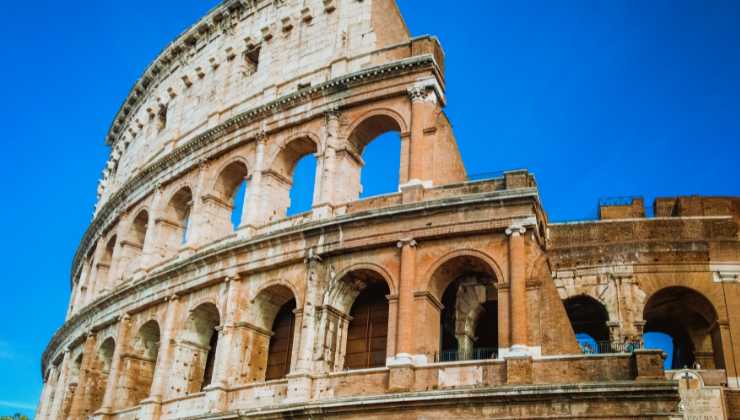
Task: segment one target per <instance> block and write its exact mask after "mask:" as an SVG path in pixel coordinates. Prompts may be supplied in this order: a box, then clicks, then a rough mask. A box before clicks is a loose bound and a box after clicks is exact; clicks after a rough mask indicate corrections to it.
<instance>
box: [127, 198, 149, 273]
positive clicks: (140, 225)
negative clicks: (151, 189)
mask: <svg viewBox="0 0 740 420" xmlns="http://www.w3.org/2000/svg"><path fill="white" fill-rule="evenodd" d="M148 231H149V212H147V211H146V210H142V211H140V212H139V213H138V214H137V215H136V217H135V218H134V221H133V223H132V224H131V234H130V235H129V240H128V241H124V242H122V245H124V246H125V249H126V251H127V252H126V254H128V255H125V256H126V258H125V259H126V260H127V261H125V262H124V263H122V264H126V266H125V267H122V268H123V269H124V270H126V271H125V275H126V276H128V275H130V274H131V273H133V271H135V270H136V269H137V268H138V267H141V265H142V263H143V261H142V255H143V253H144V242H145V241H146V236H147V233H148Z"/></svg>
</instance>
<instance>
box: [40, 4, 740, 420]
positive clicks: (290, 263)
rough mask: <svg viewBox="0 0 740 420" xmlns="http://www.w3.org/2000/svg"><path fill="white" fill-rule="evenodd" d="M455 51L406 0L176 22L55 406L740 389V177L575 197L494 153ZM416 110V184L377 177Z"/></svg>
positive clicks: (663, 409) (115, 130) (362, 409)
mask: <svg viewBox="0 0 740 420" xmlns="http://www.w3.org/2000/svg"><path fill="white" fill-rule="evenodd" d="M444 59H445V54H444V52H443V49H442V47H441V46H440V44H439V42H438V41H437V39H435V38H434V37H429V36H422V37H415V38H414V37H411V36H410V35H409V31H408V29H407V28H406V26H405V24H404V22H403V19H402V17H401V15H400V13H399V11H398V8H397V6H396V4H395V1H394V0H269V1H268V0H238V1H237V0H231V1H225V2H223V3H222V4H220V5H219V6H217V7H216V8H214V9H213V10H211V11H210V12H209V13H208V14H207V15H206V16H204V17H203V18H202V19H201V20H200V21H199V22H197V23H196V24H195V25H193V26H192V27H190V28H189V29H188V30H187V31H185V32H184V33H183V34H181V35H180V36H179V37H178V38H177V39H175V40H174V41H173V42H172V43H171V44H170V45H168V46H167V47H166V48H165V49H164V50H163V51H162V53H161V54H160V55H159V56H158V57H157V59H156V60H155V61H154V62H153V63H152V64H151V65H150V66H149V68H148V69H147V70H146V71H145V73H144V74H143V76H142V77H141V79H140V80H138V81H137V82H136V84H135V85H134V87H133V88H132V90H131V92H130V93H129V95H128V97H127V98H126V100H125V102H124V103H123V105H122V106H121V108H120V110H119V112H118V113H117V115H116V116H115V119H114V120H113V123H112V125H111V128H110V131H109V134H108V137H107V139H106V142H107V144H108V145H109V146H110V148H111V154H110V159H109V161H108V163H107V165H106V167H105V169H104V171H103V175H102V179H101V181H100V185H99V188H98V202H97V206H96V209H95V214H94V217H93V221H92V223H91V224H90V226H89V228H88V229H87V231H86V232H85V234H84V237H83V238H82V241H81V243H80V246H79V249H78V250H77V253H76V256H75V258H74V262H73V264H72V270H71V290H72V293H71V298H70V303H69V311H68V314H67V318H66V320H65V322H64V324H63V325H62V326H61V328H60V329H59V330H58V331H57V332H56V333H55V334H54V336H53V337H52V339H51V341H50V342H49V344H48V347H47V348H46V351H45V352H44V354H43V357H42V375H43V378H44V388H43V392H42V395H41V399H40V403H39V406H38V411H37V418H39V419H44V420H45V419H53V420H57V419H67V418H71V419H82V418H88V417H94V418H96V419H121V420H129V419H131V420H133V419H174V418H213V419H226V418H262V419H270V418H342V419H348V418H388V419H391V418H400V417H405V418H424V419H449V418H545V417H548V418H582V419H586V418H615V419H637V418H640V419H644V418H651V419H658V418H692V419H694V418H696V419H699V418H701V419H721V418H722V419H724V418H733V417H735V416H740V391H738V388H739V387H740V379H738V377H740V374H738V370H737V369H738V366H737V360H738V358H740V305H739V303H740V286H739V285H738V282H739V281H740V234H739V232H738V225H739V224H740V199H738V198H731V197H697V196H692V197H672V198H661V199H657V200H656V201H655V203H654V210H655V216H654V217H646V216H645V209H644V203H643V202H642V200H641V199H625V200H614V201H611V202H602V203H601V204H600V207H599V210H600V211H599V213H600V217H599V220H592V221H583V222H578V223H550V222H549V221H548V219H547V214H546V212H545V210H544V209H543V207H542V203H541V201H540V198H539V193H538V189H537V184H536V181H535V178H534V176H533V175H532V174H531V173H529V172H528V171H526V170H516V171H510V172H505V173H503V174H501V175H500V176H496V177H491V178H488V179H479V180H470V179H469V177H468V175H467V174H466V171H465V167H464V165H463V162H462V160H461V157H460V153H459V151H458V148H457V145H456V141H455V137H454V135H453V131H452V128H451V125H450V122H449V121H448V119H447V117H446V116H445V113H444V107H445V104H446V96H445V79H444V74H445V67H444V66H445V63H444ZM388 132H396V133H398V135H399V136H400V152H399V153H400V168H399V185H398V190H397V192H394V193H391V194H387V195H382V196H378V197H371V198H367V199H360V198H359V197H360V194H361V192H362V184H361V178H360V174H361V170H362V168H363V165H364V164H365V162H364V160H363V150H364V148H365V147H366V146H367V145H368V144H369V143H370V142H372V141H373V140H374V139H376V138H377V137H378V136H380V135H381V134H384V133H388ZM306 155H313V156H314V157H315V159H316V162H317V167H316V174H315V179H314V181H313V182H314V189H313V191H314V194H313V205H312V208H311V209H310V210H309V211H307V212H305V213H301V214H298V215H295V216H291V217H288V216H287V213H286V212H287V209H288V208H289V207H290V205H291V203H290V191H291V187H292V185H293V183H294V181H295V182H299V181H301V180H294V179H293V172H294V169H295V165H296V162H297V161H298V160H299V159H301V158H302V157H304V156H306ZM244 183H246V185H247V194H245V199H244V201H243V203H235V197H237V194H236V193H237V191H238V189H239V188H241V186H242V185H244ZM237 209H241V213H240V214H234V213H235V212H236V211H237ZM232 220H236V223H232ZM650 332H657V333H663V334H667V335H669V336H670V337H671V338H672V340H673V362H672V364H673V366H672V367H671V369H664V367H663V364H664V362H663V361H664V357H665V354H664V353H663V352H662V351H661V350H651V349H649V348H646V347H648V346H645V342H644V340H643V337H644V334H646V333H650ZM576 334H579V337H581V336H582V335H583V334H587V335H588V336H589V337H590V338H591V339H592V341H590V342H588V343H586V344H579V340H578V339H577V338H576ZM589 343H591V344H589Z"/></svg>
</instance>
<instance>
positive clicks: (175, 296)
mask: <svg viewBox="0 0 740 420" xmlns="http://www.w3.org/2000/svg"><path fill="white" fill-rule="evenodd" d="M165 300H166V301H167V302H177V301H178V300H180V296H178V294H177V293H173V294H172V295H171V296H168V297H167V298H165Z"/></svg>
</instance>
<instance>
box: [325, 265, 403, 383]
mask: <svg viewBox="0 0 740 420" xmlns="http://www.w3.org/2000/svg"><path fill="white" fill-rule="evenodd" d="M336 278H337V280H336V281H335V282H333V285H332V287H331V290H330V291H329V292H328V293H327V299H326V300H327V305H325V309H324V311H323V313H322V320H321V321H322V326H321V331H324V332H325V334H326V339H325V340H324V342H325V343H328V346H327V347H328V348H327V349H326V350H325V352H326V359H327V363H328V364H329V366H330V367H332V368H333V369H365V368H372V367H379V366H385V361H386V358H387V356H388V354H389V350H388V320H389V319H390V315H389V308H390V305H389V303H388V296H389V295H390V294H391V293H392V291H393V290H395V287H394V285H393V283H392V281H391V280H390V276H388V273H387V272H386V271H385V270H384V269H382V267H381V268H380V269H379V268H378V267H377V266H376V265H374V264H355V265H354V266H352V267H350V268H349V269H346V270H344V271H343V272H342V273H341V275H339V276H337V277H336Z"/></svg>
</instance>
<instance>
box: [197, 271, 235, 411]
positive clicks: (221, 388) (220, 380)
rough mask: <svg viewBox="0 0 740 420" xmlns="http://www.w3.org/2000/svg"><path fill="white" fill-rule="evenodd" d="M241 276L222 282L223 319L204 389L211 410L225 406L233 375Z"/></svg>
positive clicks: (219, 409) (217, 409)
mask: <svg viewBox="0 0 740 420" xmlns="http://www.w3.org/2000/svg"><path fill="white" fill-rule="evenodd" d="M242 284H243V282H242V281H241V277H239V276H230V277H227V278H226V281H225V283H224V285H225V288H226V298H225V304H224V306H223V308H224V309H223V312H224V319H223V323H222V327H221V331H220V332H219V334H220V336H219V337H218V347H217V348H216V360H215V362H214V366H213V379H212V380H211V384H210V385H208V386H207V387H206V389H205V391H206V392H207V393H208V406H209V407H208V408H209V410H211V411H217V412H220V411H224V410H225V409H226V408H227V407H226V406H227V404H228V401H227V400H226V392H227V391H228V387H229V386H230V385H232V384H231V379H232V378H233V377H234V375H233V372H232V368H233V366H234V365H235V364H236V363H237V356H238V354H237V352H238V351H240V349H239V348H237V347H236V346H235V344H236V343H235V341H236V340H235V333H236V324H237V322H238V321H239V312H238V309H239V306H240V305H239V298H240V296H241V295H242V294H243V293H242Z"/></svg>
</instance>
